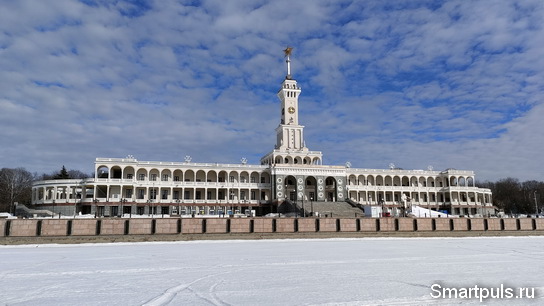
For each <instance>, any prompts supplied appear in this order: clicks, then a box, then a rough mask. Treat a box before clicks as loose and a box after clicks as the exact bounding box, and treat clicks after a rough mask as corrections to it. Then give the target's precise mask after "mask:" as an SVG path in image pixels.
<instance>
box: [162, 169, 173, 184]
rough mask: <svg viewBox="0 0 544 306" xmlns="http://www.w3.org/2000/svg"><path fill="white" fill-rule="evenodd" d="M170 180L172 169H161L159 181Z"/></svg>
mask: <svg viewBox="0 0 544 306" xmlns="http://www.w3.org/2000/svg"><path fill="white" fill-rule="evenodd" d="M170 180H172V171H170V169H163V170H162V171H161V181H162V182H168V181H170Z"/></svg>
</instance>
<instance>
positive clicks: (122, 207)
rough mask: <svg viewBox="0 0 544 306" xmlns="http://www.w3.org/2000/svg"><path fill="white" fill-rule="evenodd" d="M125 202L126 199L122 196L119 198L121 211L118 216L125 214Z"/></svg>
mask: <svg viewBox="0 0 544 306" xmlns="http://www.w3.org/2000/svg"><path fill="white" fill-rule="evenodd" d="M126 202H127V199H125V198H123V199H121V211H120V212H119V214H118V215H119V217H122V216H123V215H124V214H125V206H124V204H125V203H126Z"/></svg>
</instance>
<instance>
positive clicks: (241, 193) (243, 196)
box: [240, 190, 246, 200]
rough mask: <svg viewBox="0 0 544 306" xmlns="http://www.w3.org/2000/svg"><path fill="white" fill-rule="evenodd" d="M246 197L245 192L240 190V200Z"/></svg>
mask: <svg viewBox="0 0 544 306" xmlns="http://www.w3.org/2000/svg"><path fill="white" fill-rule="evenodd" d="M245 199H246V192H245V191H243V190H242V191H240V200H245Z"/></svg>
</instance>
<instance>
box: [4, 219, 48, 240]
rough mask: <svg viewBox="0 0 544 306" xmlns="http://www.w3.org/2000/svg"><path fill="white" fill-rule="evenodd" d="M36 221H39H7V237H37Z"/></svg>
mask: <svg viewBox="0 0 544 306" xmlns="http://www.w3.org/2000/svg"><path fill="white" fill-rule="evenodd" d="M38 221H41V220H9V223H10V228H9V236H13V237H34V236H38V235H39V233H38Z"/></svg>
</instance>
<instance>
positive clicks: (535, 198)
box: [534, 190, 538, 216]
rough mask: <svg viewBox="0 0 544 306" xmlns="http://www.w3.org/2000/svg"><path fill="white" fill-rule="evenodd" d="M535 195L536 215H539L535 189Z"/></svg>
mask: <svg viewBox="0 0 544 306" xmlns="http://www.w3.org/2000/svg"><path fill="white" fill-rule="evenodd" d="M534 195H535V214H536V216H538V202H537V201H536V190H535V193H534Z"/></svg>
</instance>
